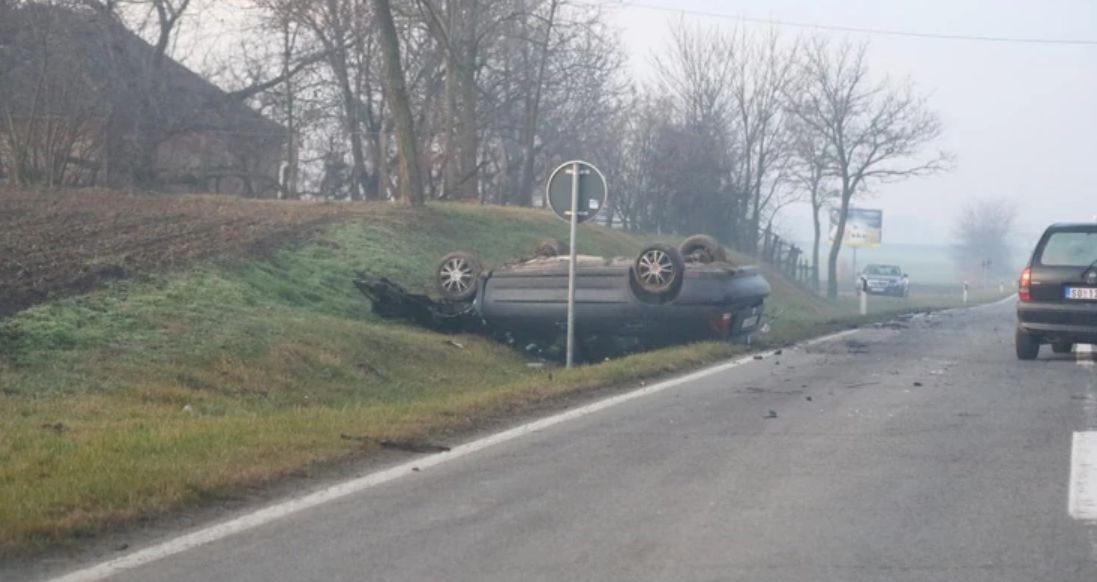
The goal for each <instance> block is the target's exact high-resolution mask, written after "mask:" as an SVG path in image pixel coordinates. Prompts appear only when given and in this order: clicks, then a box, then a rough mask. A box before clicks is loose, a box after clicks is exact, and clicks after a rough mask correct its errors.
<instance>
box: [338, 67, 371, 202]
mask: <svg viewBox="0 0 1097 582" xmlns="http://www.w3.org/2000/svg"><path fill="white" fill-rule="evenodd" d="M331 64H332V67H331V68H332V72H333V73H335V77H336V81H337V82H338V83H339V91H340V93H341V95H342V98H343V117H344V124H345V127H346V130H347V138H348V139H349V140H350V155H351V169H350V198H351V200H361V199H362V177H363V176H364V175H365V172H364V170H365V166H366V154H365V148H364V147H363V146H362V123H361V118H360V116H359V111H358V99H357V96H356V95H355V94H354V87H352V86H351V83H350V70H349V68H348V66H347V53H346V47H342V46H340V47H337V48H336V49H335V51H334V52H333V53H332V55H331Z"/></svg>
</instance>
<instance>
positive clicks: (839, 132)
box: [789, 39, 951, 299]
mask: <svg viewBox="0 0 1097 582" xmlns="http://www.w3.org/2000/svg"><path fill="white" fill-rule="evenodd" d="M865 51H866V47H865V46H864V45H860V46H853V45H850V44H848V43H841V44H838V45H836V46H835V45H832V44H830V43H829V42H827V41H826V40H823V39H814V40H813V41H812V42H810V43H808V45H807V47H806V50H805V51H804V58H803V60H802V66H803V70H802V82H801V83H800V84H798V85H797V86H796V87H795V88H793V89H792V90H790V91H789V100H790V101H791V108H792V109H791V110H792V111H793V112H794V114H795V115H796V117H797V119H798V120H799V122H800V123H801V124H802V126H803V128H804V129H805V130H806V131H810V132H813V133H815V134H817V135H818V136H820V138H821V139H822V140H824V141H825V143H826V144H827V146H828V147H829V148H830V149H831V155H830V163H829V164H828V168H827V173H828V174H830V175H832V176H834V178H835V180H836V181H837V182H838V185H839V214H838V228H837V232H836V234H835V241H834V244H833V245H831V248H830V256H829V258H828V264H827V275H828V280H827V296H828V297H829V298H831V299H834V298H836V297H837V296H838V256H839V253H840V251H841V247H842V238H843V237H844V236H845V228H846V219H847V217H848V215H849V208H850V203H851V201H852V199H853V197H854V195H855V194H856V193H857V192H861V191H863V190H864V189H865V188H867V187H868V186H869V185H870V184H871V183H872V182H875V181H889V180H903V179H906V178H911V177H915V176H924V175H928V174H932V173H934V172H939V171H942V170H944V169H946V168H947V167H948V166H949V162H950V159H951V158H950V156H949V155H948V154H946V153H944V152H940V151H939V152H934V153H931V154H929V155H924V154H923V150H924V149H926V148H927V147H928V146H930V145H931V144H932V143H934V142H935V141H937V139H938V138H939V137H940V135H941V122H940V120H939V118H938V117H937V115H936V114H935V113H934V112H932V111H930V110H929V109H928V108H927V105H926V101H925V99H924V98H922V97H919V96H917V95H915V94H914V92H913V89H912V87H911V86H910V84H909V83H908V84H906V85H902V86H898V87H896V86H894V85H893V84H892V83H890V82H889V81H887V80H886V79H885V80H883V81H873V80H872V79H871V78H870V77H869V72H868V65H867V63H866V62H865Z"/></svg>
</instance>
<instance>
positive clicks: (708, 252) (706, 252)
mask: <svg viewBox="0 0 1097 582" xmlns="http://www.w3.org/2000/svg"><path fill="white" fill-rule="evenodd" d="M678 253H679V254H680V255H682V258H683V259H689V258H691V257H692V258H694V260H696V261H697V262H699V263H726V262H728V254H727V251H726V250H725V249H724V245H721V244H720V241H718V240H716V239H715V238H713V237H711V236H709V235H707V234H695V235H693V236H691V237H689V238H687V239H686V240H684V241H682V244H680V245H678Z"/></svg>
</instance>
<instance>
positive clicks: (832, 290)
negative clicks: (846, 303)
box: [827, 184, 853, 301]
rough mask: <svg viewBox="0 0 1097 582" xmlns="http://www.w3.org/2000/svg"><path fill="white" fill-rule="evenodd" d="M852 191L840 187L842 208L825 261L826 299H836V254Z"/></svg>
mask: <svg viewBox="0 0 1097 582" xmlns="http://www.w3.org/2000/svg"><path fill="white" fill-rule="evenodd" d="M851 198H853V191H852V190H851V189H850V188H849V186H848V185H845V184H843V186H842V208H841V210H840V211H839V212H838V229H837V230H835V231H834V243H833V244H831V245H830V257H829V259H828V261H827V298H828V299H830V300H831V301H833V300H835V299H838V254H839V253H841V252H842V239H843V238H845V236H846V217H847V216H849V201H850V199H851Z"/></svg>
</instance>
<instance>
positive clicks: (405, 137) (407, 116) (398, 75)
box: [373, 0, 423, 206]
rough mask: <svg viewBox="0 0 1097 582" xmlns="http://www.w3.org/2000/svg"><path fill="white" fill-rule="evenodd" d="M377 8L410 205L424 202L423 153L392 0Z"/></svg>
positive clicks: (403, 190) (403, 197)
mask: <svg viewBox="0 0 1097 582" xmlns="http://www.w3.org/2000/svg"><path fill="white" fill-rule="evenodd" d="M373 8H374V12H375V13H376V18H377V28H378V31H379V32H380V35H379V36H380V39H379V41H380V44H381V54H382V57H383V60H384V79H385V83H384V89H385V94H386V99H387V100H388V102H389V103H390V105H391V107H392V116H393V120H394V121H395V124H396V142H397V150H398V167H399V171H400V188H399V193H400V195H399V196H400V201H401V202H402V203H404V204H406V205H408V206H422V204H423V179H422V174H421V173H420V169H421V168H420V165H419V154H418V152H417V151H416V150H417V149H418V146H417V142H416V141H415V121H414V119H413V118H412V116H411V103H410V100H409V98H408V90H407V86H406V84H405V81H404V71H403V69H402V68H401V65H400V40H399V38H398V37H397V36H396V25H395V23H394V22H393V19H392V7H391V6H390V4H389V0H373Z"/></svg>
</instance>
